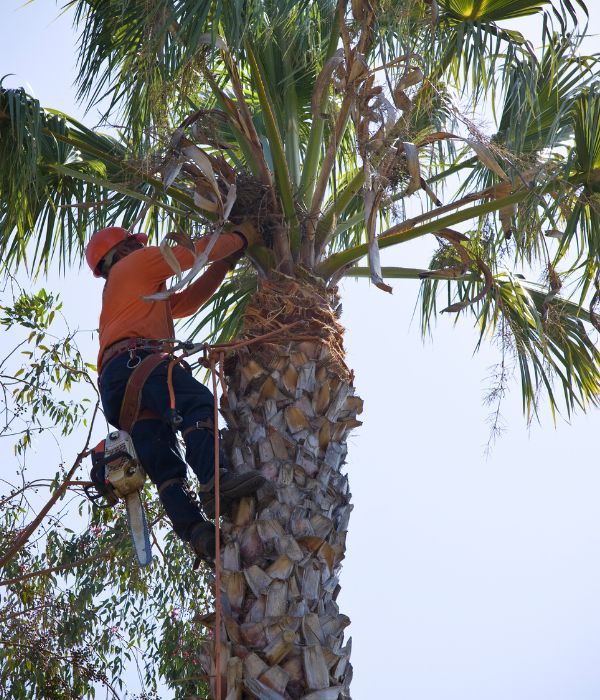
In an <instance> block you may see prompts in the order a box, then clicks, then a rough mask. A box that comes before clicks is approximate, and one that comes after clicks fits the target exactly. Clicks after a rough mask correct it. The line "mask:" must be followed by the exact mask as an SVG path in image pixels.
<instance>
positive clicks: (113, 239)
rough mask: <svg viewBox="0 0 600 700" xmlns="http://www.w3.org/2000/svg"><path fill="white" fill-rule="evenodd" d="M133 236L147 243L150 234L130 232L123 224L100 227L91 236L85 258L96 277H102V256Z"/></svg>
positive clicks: (143, 243)
mask: <svg viewBox="0 0 600 700" xmlns="http://www.w3.org/2000/svg"><path fill="white" fill-rule="evenodd" d="M131 238H133V239H134V240H136V241H137V242H138V243H141V244H142V245H146V243H148V236H147V235H146V234H145V233H129V231H128V230H127V229H126V228H123V227H122V226H109V227H108V228H103V229H100V231H96V233H95V234H94V235H93V236H92V237H91V238H90V241H89V243H88V244H87V247H86V249H85V259H86V260H87V264H88V265H89V266H90V268H91V270H92V272H93V273H94V277H100V276H101V275H100V270H99V265H100V262H101V261H102V258H104V256H105V255H106V254H107V253H108V251H109V250H112V249H113V248H114V247H115V246H116V245H119V243H122V242H123V241H127V240H129V239H131Z"/></svg>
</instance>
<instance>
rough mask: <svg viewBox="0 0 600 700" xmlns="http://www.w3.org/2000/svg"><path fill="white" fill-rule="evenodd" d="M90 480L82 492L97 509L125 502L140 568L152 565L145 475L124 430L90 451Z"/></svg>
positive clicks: (108, 437) (110, 436)
mask: <svg viewBox="0 0 600 700" xmlns="http://www.w3.org/2000/svg"><path fill="white" fill-rule="evenodd" d="M90 476H91V479H92V482H93V485H91V486H87V487H86V489H85V492H86V495H87V497H88V498H89V499H90V501H92V503H93V504H94V505H95V506H97V507H100V508H110V507H113V506H115V505H116V504H117V503H118V502H119V499H122V500H124V501H125V508H126V511H127V525H128V526H129V532H130V534H131V539H132V542H133V548H134V550H135V554H136V557H137V560H138V562H139V564H140V566H147V565H148V564H150V562H151V561H152V549H151V547H150V530H149V528H148V522H147V520H146V513H145V511H144V504H143V502H142V496H141V491H142V489H143V487H144V482H145V481H146V472H145V471H144V469H143V468H142V465H141V464H140V461H139V459H138V458H137V455H136V452H135V448H134V446H133V441H132V439H131V437H130V435H129V434H128V433H126V432H125V431H124V430H114V431H113V432H111V433H109V434H108V435H107V437H106V440H102V441H101V442H100V443H98V445H96V447H94V449H93V451H92V471H91V475H90Z"/></svg>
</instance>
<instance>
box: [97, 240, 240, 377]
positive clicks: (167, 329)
mask: <svg viewBox="0 0 600 700" xmlns="http://www.w3.org/2000/svg"><path fill="white" fill-rule="evenodd" d="M207 244H208V238H201V239H200V240H199V241H196V243H195V248H196V253H197V254H199V253H202V252H203V251H204V250H205V249H206V246H207ZM243 246H244V240H243V238H242V237H241V236H239V235H238V234H235V233H223V234H221V236H220V237H219V239H218V240H217V243H216V244H215V246H214V248H213V249H212V251H211V253H210V255H209V261H210V262H211V263H212V264H211V265H210V266H209V268H208V269H207V270H206V272H205V273H204V274H203V275H201V276H200V277H199V278H198V279H197V280H196V281H195V282H194V283H193V284H191V285H190V286H189V287H188V288H187V289H185V290H183V291H182V292H178V293H176V294H173V295H172V296H171V297H169V299H166V300H165V301H145V300H144V297H145V296H148V295H150V294H155V293H156V292H160V291H163V290H164V289H165V288H166V284H165V283H166V281H167V279H169V277H172V276H173V270H172V269H171V267H170V266H169V264H168V263H167V262H166V260H165V259H164V257H163V255H162V253H161V252H160V249H159V248H157V247H156V246H149V247H147V248H141V249H140V250H136V251H134V252H133V253H130V254H129V255H127V256H126V257H124V258H122V259H121V260H119V262H117V263H115V265H113V266H112V267H111V269H110V273H109V275H108V279H107V281H106V284H105V285H104V292H103V294H102V310H101V312H100V351H99V353H98V370H99V369H100V366H101V364H102V356H103V355H104V352H105V350H106V349H107V348H108V347H109V346H110V345H112V344H113V343H116V342H117V341H119V340H124V339H125V338H152V339H155V340H159V339H161V338H172V337H173V335H174V330H173V319H174V318H182V317H184V316H189V315H190V314H193V313H194V312H195V311H197V310H198V309H199V308H200V306H202V304H203V303H204V302H205V301H207V300H208V299H210V297H211V296H212V295H213V294H214V293H215V291H216V290H217V289H218V287H219V285H220V284H221V282H222V281H223V279H224V277H225V275H226V274H227V270H228V269H229V262H228V261H227V260H225V258H227V257H228V256H230V255H231V254H232V253H235V252H237V251H239V250H241V249H242V248H243ZM171 250H172V251H173V254H174V255H175V257H176V258H177V261H178V262H179V265H180V266H181V269H182V270H188V269H189V268H190V267H192V265H193V264H194V256H193V255H192V252H191V251H190V250H188V249H187V248H185V247H183V246H174V247H173V248H171Z"/></svg>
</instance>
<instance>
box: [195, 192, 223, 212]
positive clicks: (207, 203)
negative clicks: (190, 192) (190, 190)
mask: <svg viewBox="0 0 600 700" xmlns="http://www.w3.org/2000/svg"><path fill="white" fill-rule="evenodd" d="M194 204H195V205H196V206H197V207H198V209H202V210H204V211H210V212H212V213H214V212H217V211H218V210H219V205H218V204H217V202H215V201H214V200H212V199H208V198H207V197H203V196H202V195H201V194H199V193H198V192H194Z"/></svg>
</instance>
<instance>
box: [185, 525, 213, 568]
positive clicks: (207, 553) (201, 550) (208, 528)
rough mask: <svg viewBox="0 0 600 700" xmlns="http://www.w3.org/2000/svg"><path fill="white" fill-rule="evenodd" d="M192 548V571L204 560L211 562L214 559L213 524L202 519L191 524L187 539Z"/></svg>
mask: <svg viewBox="0 0 600 700" xmlns="http://www.w3.org/2000/svg"><path fill="white" fill-rule="evenodd" d="M189 542H190V544H191V545H192V549H193V550H194V552H195V553H196V559H195V560H194V566H193V569H194V571H198V569H199V568H200V564H201V563H202V562H203V561H205V562H207V563H209V564H212V563H213V561H214V559H215V526H214V525H213V524H212V523H209V522H207V521H206V520H203V521H202V522H200V523H196V525H194V526H193V528H192V532H191V534H190V539H189Z"/></svg>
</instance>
